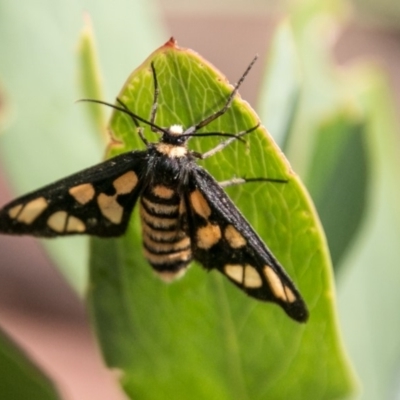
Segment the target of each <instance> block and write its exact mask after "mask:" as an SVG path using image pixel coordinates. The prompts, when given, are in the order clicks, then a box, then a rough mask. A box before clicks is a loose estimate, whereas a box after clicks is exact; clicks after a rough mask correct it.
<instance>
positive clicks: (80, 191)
mask: <svg viewBox="0 0 400 400" xmlns="http://www.w3.org/2000/svg"><path fill="white" fill-rule="evenodd" d="M68 193H69V194H70V195H71V196H72V197H73V198H74V199H75V200H76V201H77V202H78V203H80V204H86V203H88V202H89V201H90V200H92V199H93V197H94V195H95V190H94V187H93V185H92V184H91V183H82V185H77V186H74V187H72V188H70V189H69V190H68Z"/></svg>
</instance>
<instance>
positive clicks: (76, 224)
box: [66, 215, 86, 232]
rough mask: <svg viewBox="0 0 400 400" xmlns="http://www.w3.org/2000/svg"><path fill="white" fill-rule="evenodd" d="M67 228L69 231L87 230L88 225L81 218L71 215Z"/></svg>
mask: <svg viewBox="0 0 400 400" xmlns="http://www.w3.org/2000/svg"><path fill="white" fill-rule="evenodd" d="M66 230H67V232H85V230H86V226H85V224H84V223H83V222H82V221H81V220H80V219H79V218H76V217H74V216H73V215H70V216H69V218H68V222H67V229H66Z"/></svg>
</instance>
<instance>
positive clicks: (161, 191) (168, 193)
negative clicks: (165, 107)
mask: <svg viewBox="0 0 400 400" xmlns="http://www.w3.org/2000/svg"><path fill="white" fill-rule="evenodd" d="M152 190H153V193H154V194H155V195H156V196H157V197H161V198H162V199H170V198H171V197H172V196H173V195H174V193H175V191H174V190H172V189H170V188H167V187H166V186H163V185H157V186H154V187H153V189H152Z"/></svg>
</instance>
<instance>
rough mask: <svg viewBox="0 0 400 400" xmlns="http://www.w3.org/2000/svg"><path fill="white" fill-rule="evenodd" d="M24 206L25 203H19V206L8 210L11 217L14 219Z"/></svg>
mask: <svg viewBox="0 0 400 400" xmlns="http://www.w3.org/2000/svg"><path fill="white" fill-rule="evenodd" d="M23 206H24V205H23V204H18V205H17V206H14V207H12V208H10V209H9V210H8V215H9V216H10V218H12V219H14V218H15V217H16V216H17V215H18V214H19V212H20V211H21V210H22V207H23Z"/></svg>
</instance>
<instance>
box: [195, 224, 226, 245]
mask: <svg viewBox="0 0 400 400" xmlns="http://www.w3.org/2000/svg"><path fill="white" fill-rule="evenodd" d="M196 238H197V246H199V247H200V248H201V249H206V250H207V249H209V248H211V247H212V246H214V245H215V244H216V243H218V241H219V240H220V239H221V229H220V228H219V226H218V225H213V224H210V223H207V225H206V226H202V227H200V228H198V229H197V232H196Z"/></svg>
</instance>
